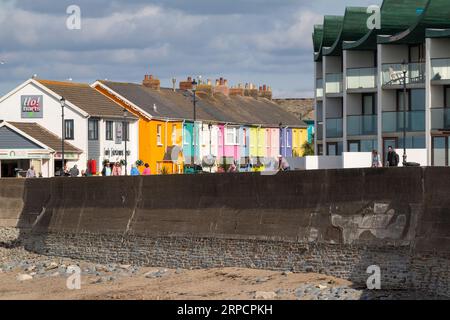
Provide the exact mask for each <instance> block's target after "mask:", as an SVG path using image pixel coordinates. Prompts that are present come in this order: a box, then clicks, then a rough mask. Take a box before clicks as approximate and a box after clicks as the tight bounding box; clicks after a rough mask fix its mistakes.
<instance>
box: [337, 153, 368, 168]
mask: <svg viewBox="0 0 450 320" xmlns="http://www.w3.org/2000/svg"><path fill="white" fill-rule="evenodd" d="M342 167H343V168H345V169H348V168H370V167H372V153H371V152H343V153H342Z"/></svg>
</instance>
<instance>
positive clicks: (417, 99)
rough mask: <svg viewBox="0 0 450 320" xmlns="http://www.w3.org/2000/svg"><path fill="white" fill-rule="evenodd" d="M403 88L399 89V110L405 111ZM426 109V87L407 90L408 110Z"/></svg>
mask: <svg viewBox="0 0 450 320" xmlns="http://www.w3.org/2000/svg"><path fill="white" fill-rule="evenodd" d="M404 95H405V94H404V92H403V90H397V111H403V100H404ZM411 110H412V111H421V110H425V89H410V90H407V92H406V111H411Z"/></svg>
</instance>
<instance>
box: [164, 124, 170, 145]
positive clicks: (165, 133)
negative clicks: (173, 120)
mask: <svg viewBox="0 0 450 320" xmlns="http://www.w3.org/2000/svg"><path fill="white" fill-rule="evenodd" d="M168 125H169V119H166V128H165V132H164V153H165V152H167V126H168Z"/></svg>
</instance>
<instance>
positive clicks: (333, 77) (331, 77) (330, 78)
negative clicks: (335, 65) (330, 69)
mask: <svg viewBox="0 0 450 320" xmlns="http://www.w3.org/2000/svg"><path fill="white" fill-rule="evenodd" d="M325 93H327V94H328V93H342V73H329V74H327V75H326V77H325Z"/></svg>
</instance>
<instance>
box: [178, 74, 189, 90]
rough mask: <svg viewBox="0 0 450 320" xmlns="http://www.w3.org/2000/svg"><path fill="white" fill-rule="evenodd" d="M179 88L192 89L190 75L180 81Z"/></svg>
mask: <svg viewBox="0 0 450 320" xmlns="http://www.w3.org/2000/svg"><path fill="white" fill-rule="evenodd" d="M180 90H192V77H187V80H186V81H180Z"/></svg>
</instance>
